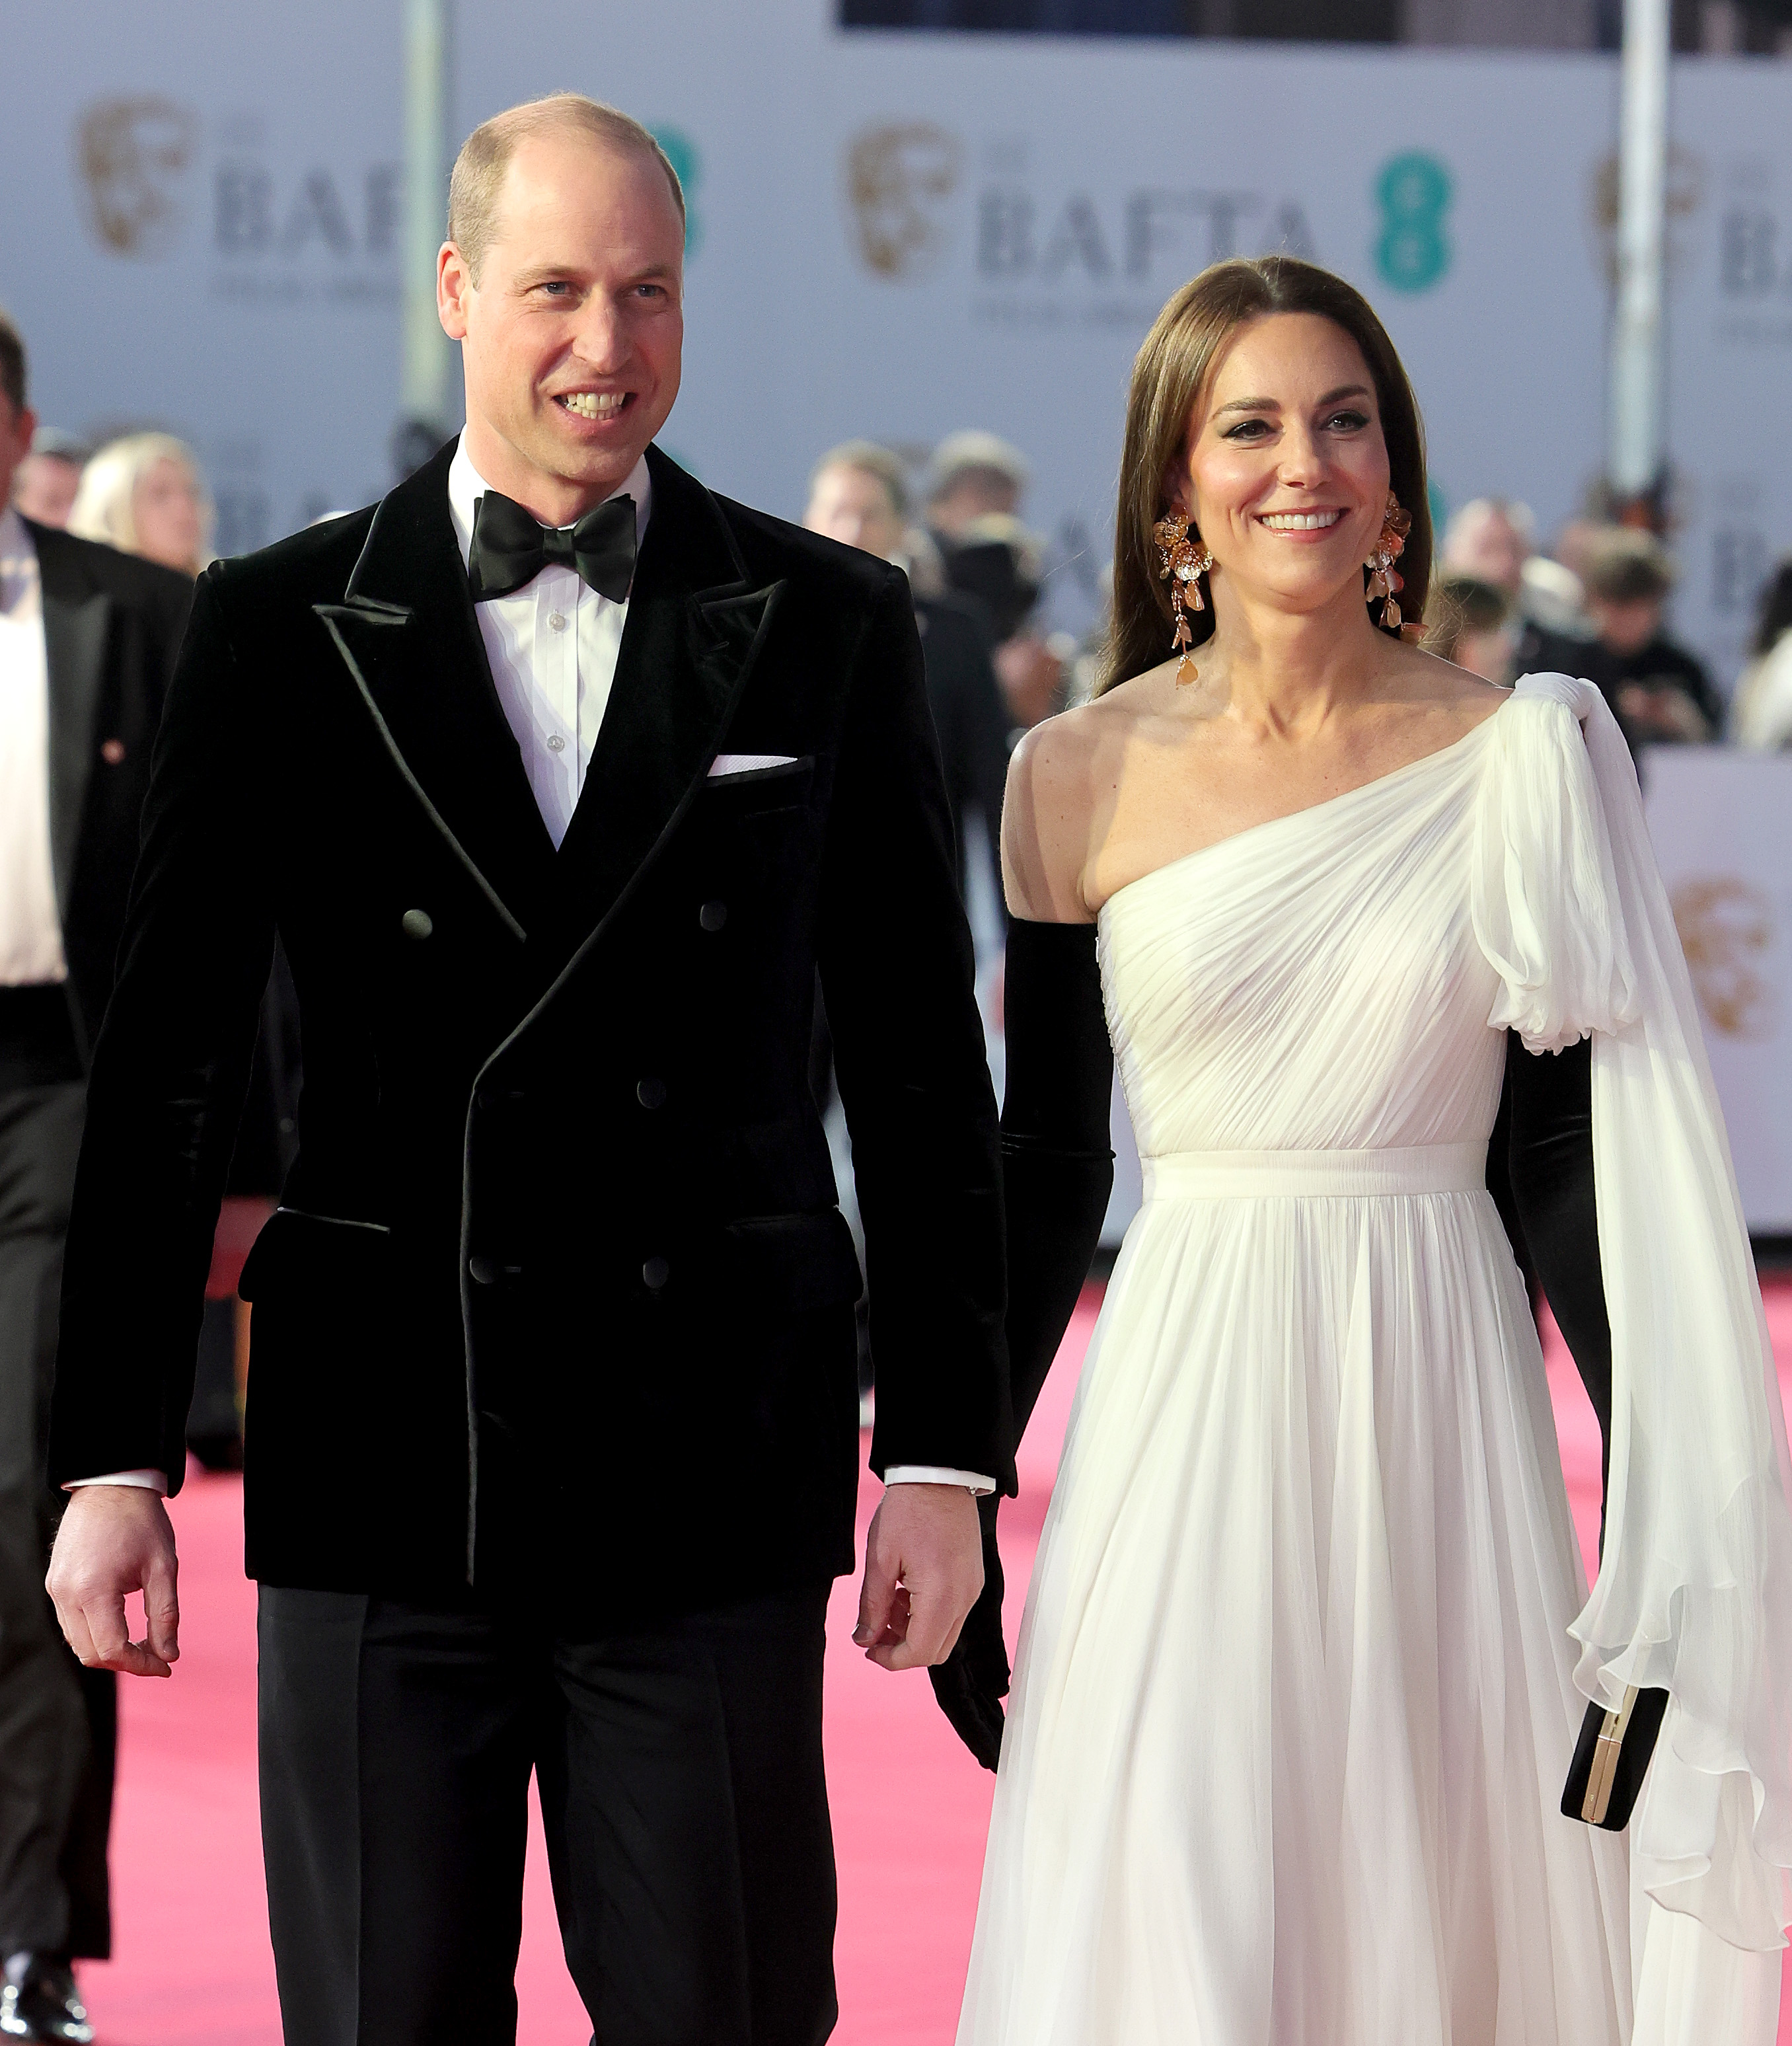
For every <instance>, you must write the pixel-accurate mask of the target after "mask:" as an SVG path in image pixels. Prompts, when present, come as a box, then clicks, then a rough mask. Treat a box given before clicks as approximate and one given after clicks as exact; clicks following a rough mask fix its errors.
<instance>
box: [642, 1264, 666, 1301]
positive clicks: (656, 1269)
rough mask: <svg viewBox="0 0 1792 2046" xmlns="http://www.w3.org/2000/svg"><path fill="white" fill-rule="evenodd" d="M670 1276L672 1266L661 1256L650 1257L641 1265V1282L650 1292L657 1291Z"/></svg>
mask: <svg viewBox="0 0 1792 2046" xmlns="http://www.w3.org/2000/svg"><path fill="white" fill-rule="evenodd" d="M671 1276H672V1267H671V1265H670V1263H668V1261H667V1260H666V1259H665V1258H663V1257H650V1258H649V1259H648V1260H647V1263H646V1264H643V1266H642V1267H641V1284H643V1286H645V1287H647V1291H649V1292H650V1293H657V1292H658V1291H660V1289H661V1288H662V1287H663V1286H664V1285H665V1284H666V1280H668V1279H670V1277H671Z"/></svg>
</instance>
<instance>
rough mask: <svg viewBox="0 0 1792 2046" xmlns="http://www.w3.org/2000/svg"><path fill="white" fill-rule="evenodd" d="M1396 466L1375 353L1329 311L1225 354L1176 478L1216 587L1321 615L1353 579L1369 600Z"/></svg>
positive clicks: (1172, 490) (1265, 323)
mask: <svg viewBox="0 0 1792 2046" xmlns="http://www.w3.org/2000/svg"><path fill="white" fill-rule="evenodd" d="M1168 486H1169V495H1170V497H1171V500H1172V502H1173V503H1174V504H1176V506H1177V508H1178V509H1179V510H1180V511H1181V512H1184V513H1185V514H1187V515H1189V516H1190V517H1191V519H1192V520H1193V522H1194V524H1195V527H1196V529H1197V530H1198V531H1199V535H1200V537H1201V539H1202V542H1203V544H1204V545H1205V546H1208V547H1210V548H1211V550H1212V551H1213V556H1214V559H1215V562H1216V563H1217V564H1218V573H1217V574H1216V575H1215V577H1214V585H1215V589H1216V590H1217V589H1218V588H1220V587H1221V586H1222V585H1224V586H1226V588H1227V589H1229V591H1230V593H1231V594H1233V595H1235V596H1238V598H1240V599H1241V600H1243V601H1245V602H1246V603H1247V604H1248V603H1257V604H1269V605H1270V606H1271V607H1273V608H1275V609H1276V610H1280V611H1293V612H1313V611H1317V610H1321V609H1323V608H1325V606H1326V605H1327V604H1330V603H1332V602H1334V601H1335V600H1337V598H1338V596H1339V593H1341V591H1342V590H1343V589H1345V588H1346V585H1348V586H1350V587H1351V588H1353V589H1355V590H1356V591H1357V592H1358V594H1359V596H1360V593H1361V567H1362V563H1363V562H1364V561H1365V559H1366V558H1367V557H1368V555H1369V550H1370V549H1371V548H1372V547H1373V545H1374V543H1375V541H1376V539H1377V535H1379V534H1380V532H1381V521H1382V516H1383V514H1384V512H1385V508H1386V505H1387V501H1388V450H1387V445H1386V442H1385V441H1384V440H1383V438H1382V437H1381V408H1380V407H1379V405H1378V404H1377V400H1376V395H1375V384H1374V380H1373V377H1372V376H1370V374H1369V365H1368V364H1367V363H1366V362H1365V361H1364V360H1363V356H1362V351H1361V349H1359V348H1358V346H1357V344H1356V342H1354V341H1353V340H1352V339H1351V338H1350V335H1349V334H1346V332H1345V331H1344V330H1343V329H1342V327H1340V326H1334V324H1333V323H1332V322H1331V321H1330V320H1328V319H1326V318H1322V317H1321V316H1320V315H1318V314H1316V313H1272V314H1269V315H1266V316H1265V317H1264V318H1261V319H1256V320H1253V321H1251V322H1249V324H1248V325H1247V326H1243V327H1241V328H1240V329H1239V330H1238V333H1237V334H1236V335H1235V336H1234V338H1233V340H1232V341H1231V342H1230V346H1228V347H1227V348H1226V352H1225V353H1224V354H1223V355H1222V357H1220V360H1219V362H1218V365H1217V367H1216V368H1215V371H1214V374H1213V376H1212V378H1211V381H1210V383H1209V385H1208V388H1207V392H1206V393H1205V394H1204V397H1203V402H1202V404H1201V405H1200V407H1199V408H1198V410H1197V412H1196V415H1195V420H1194V422H1193V425H1192V430H1191V434H1190V439H1189V444H1188V457H1187V461H1186V465H1185V466H1184V467H1183V468H1182V469H1180V470H1177V471H1173V472H1172V474H1171V476H1170V477H1169V478H1168Z"/></svg>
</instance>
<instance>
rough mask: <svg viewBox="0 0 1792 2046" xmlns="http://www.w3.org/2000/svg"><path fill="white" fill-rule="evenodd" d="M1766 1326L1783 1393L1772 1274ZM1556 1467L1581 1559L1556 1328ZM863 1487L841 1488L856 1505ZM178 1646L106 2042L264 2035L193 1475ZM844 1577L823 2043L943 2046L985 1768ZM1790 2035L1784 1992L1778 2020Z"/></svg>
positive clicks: (240, 1684) (546, 1954)
mask: <svg viewBox="0 0 1792 2046" xmlns="http://www.w3.org/2000/svg"><path fill="white" fill-rule="evenodd" d="M1767 1305H1768V1319H1769V1324H1770V1326H1771V1329H1772V1331H1773V1337H1774V1345H1775V1353H1776V1354H1777V1356H1778V1358H1779V1361H1780V1369H1781V1376H1782V1386H1783V1387H1785V1388H1786V1391H1787V1393H1788V1397H1789V1399H1792V1284H1788V1283H1786V1282H1783V1281H1782V1282H1778V1283H1775V1284H1770V1286H1769V1287H1768V1291H1767ZM1094 1311H1095V1298H1094V1295H1093V1293H1092V1292H1091V1297H1090V1298H1088V1299H1086V1300H1085V1303H1084V1305H1083V1308H1082V1309H1081V1310H1080V1311H1079V1313H1078V1315H1077V1318H1076V1321H1075V1322H1073V1323H1072V1328H1071V1332H1070V1334H1069V1336H1068V1338H1067V1340H1066V1342H1065V1345H1064V1353H1063V1355H1062V1356H1061V1357H1060V1361H1059V1364H1058V1367H1057V1369H1056V1371H1055V1372H1054V1373H1053V1374H1052V1382H1051V1384H1049V1386H1048V1388H1047V1389H1046V1393H1045V1399H1044V1400H1043V1401H1042V1402H1041V1408H1040V1411H1039V1413H1038V1415H1037V1417H1036V1418H1035V1420H1034V1423H1033V1427H1032V1428H1031V1430H1029V1434H1028V1438H1027V1441H1026V1442H1025V1445H1024V1446H1023V1450H1022V1473H1021V1475H1022V1497H1021V1498H1020V1500H1018V1501H1017V1502H1015V1503H1014V1504H1012V1505H1010V1507H1008V1508H1007V1509H1006V1511H1005V1514H1004V1520H1003V1525H1004V1528H1005V1530H1006V1544H1005V1546H1006V1557H1007V1566H1008V1577H1009V1583H1010V1605H1009V1618H1010V1635H1012V1632H1013V1626H1014V1623H1015V1622H1016V1621H1018V1617H1019V1609H1020V1603H1021V1600H1022V1596H1023V1594H1024V1591H1025V1584H1026V1579H1027V1574H1028V1572H1029V1569H1030V1567H1031V1565H1032V1559H1033V1548H1034V1545H1035V1543H1036V1542H1037V1536H1038V1530H1039V1527H1040V1523H1041V1519H1042V1517H1043V1515H1044V1511H1045V1500H1046V1498H1047V1496H1048V1495H1049V1492H1050V1489H1051V1482H1052V1477H1053V1475H1054V1473H1055V1472H1056V1467H1057V1455H1058V1447H1059V1444H1060V1442H1061V1441H1062V1438H1063V1434H1064V1423H1065V1419H1066V1418H1067V1416H1068V1412H1069V1407H1070V1399H1071V1395H1072V1391H1073V1390H1074V1388H1075V1380H1076V1370H1077V1369H1078V1368H1079V1365H1080V1364H1081V1361H1082V1357H1083V1349H1084V1346H1085V1345H1086V1344H1087V1341H1088V1336H1089V1330H1090V1329H1091V1326H1093V1322H1094ZM1547 1356H1548V1358H1549V1364H1550V1379H1551V1391H1552V1392H1553V1394H1554V1399H1555V1406H1556V1415H1557V1421H1558V1427H1559V1429H1560V1431H1561V1436H1562V1460H1563V1463H1564V1465H1565V1466H1566V1471H1567V1476H1568V1486H1569V1492H1570V1498H1571V1500H1572V1501H1573V1504H1574V1511H1575V1518H1576V1523H1577V1525H1578V1527H1579V1528H1580V1531H1581V1538H1582V1546H1584V1547H1585V1549H1586V1550H1587V1553H1588V1555H1589V1559H1590V1558H1591V1554H1592V1549H1593V1536H1594V1531H1595V1528H1596V1526H1597V1515H1598V1498H1599V1446H1598V1434H1597V1429H1596V1428H1595V1426H1594V1424H1593V1417H1592V1414H1591V1412H1590V1411H1589V1409H1588V1407H1587V1406H1586V1403H1585V1399H1584V1397H1583V1396H1582V1392H1581V1389H1580V1385H1579V1381H1578V1380H1577V1379H1576V1377H1575V1376H1574V1369H1573V1366H1572V1365H1570V1363H1569V1361H1568V1359H1567V1357H1566V1353H1565V1352H1563V1350H1562V1345H1561V1344H1560V1341H1559V1340H1558V1339H1557V1338H1554V1332H1553V1330H1552V1331H1551V1341H1550V1342H1549V1344H1548V1345H1547ZM876 1489H877V1488H876V1486H875V1484H873V1483H872V1482H871V1481H870V1480H867V1483H866V1484H865V1487H864V1488H863V1493H862V1496H861V1499H860V1508H861V1513H862V1515H863V1516H864V1517H866V1518H868V1517H869V1513H870V1509H871V1505H872V1504H874V1502H875V1492H876ZM173 1511H174V1515H175V1520H176V1527H177V1529H178V1531H179V1534H180V1545H181V1558H182V1573H181V1603H182V1608H183V1628H182V1642H183V1653H182V1657H181V1661H180V1667H179V1669H178V1670H177V1671H176V1673H175V1675H174V1677H172V1679H171V1680H170V1681H168V1682H167V1683H165V1684H158V1683H149V1682H137V1683H132V1684H129V1685H126V1686H125V1692H126V1699H125V1707H124V1723H123V1732H122V1747H121V1754H120V1769H119V1775H120V1789H119V1797H118V1818H117V1823H116V1827H115V1830H114V1836H113V1866H114V1878H115V1882H116V1886H117V1913H116V1915H117V1921H118V1956H117V1959H114V1960H113V1961H112V1962H110V1963H106V1964H105V1965H100V1964H97V1963H96V1964H93V1965H91V1966H89V1967H87V1969H86V1970H85V1971H84V1973H83V1981H84V1983H85V1985H86V1991H87V1996H88V1998H89V2000H90V2002H91V2005H92V2008H93V2010H94V2013H95V2019H96V2021H97V2023H98V2028H99V2036H100V2038H101V2040H102V2041H104V2042H106V2046H189V2043H190V2046H202V2043H203V2046H277V2042H278V2040H279V2039H280V2025H279V2020H278V2016H277V2013H276V2005H275V2001H274V1979H273V1963H272V1957H271V1955H270V1954H269V1952H268V1930H267V1916H266V1904H265V1897H264V1894H263V1890H262V1880H261V1855H260V1847H259V1842H258V1839H257V1830H256V1794H255V1673H254V1656H255V1606H254V1593H253V1589H252V1588H251V1587H250V1586H249V1585H247V1584H245V1582H244V1581H243V1578H242V1576H241V1489H240V1487H239V1485H238V1483H237V1482H236V1481H234V1480H230V1479H226V1478H210V1477H203V1476H202V1475H195V1477H194V1478H193V1480H191V1483H189V1484H188V1485H187V1488H186V1490H185V1491H184V1492H183V1493H182V1495H181V1496H180V1499H178V1500H176V1501H175V1503H174V1508H173ZM854 1596H855V1594H854V1590H853V1588H852V1585H850V1584H848V1583H843V1584H842V1585H840V1587H839V1589H838V1592H837V1594H836V1599H835V1601H834V1607H833V1611H832V1630H831V1647H830V1666H829V1670H828V1766H829V1774H830V1779H831V1782H832V1796H833V1807H834V1823H835V1828H836V1839H837V1841H838V1846H839V1855H840V1938H839V1943H838V1948H837V1958H838V1965H839V1973H840V2005H841V2012H842V2015H841V2019H840V2029H839V2031H838V2032H836V2035H835V2036H836V2040H839V2041H840V2042H841V2046H948V2042H949V2041H950V2040H951V2039H952V2036H953V2030H954V2027H955V2025H956V2018H957V2012H958V1998H959V1992H960V1988H961V1986H962V1985H963V1982H964V1964H965V1959H966V1955H967V1952H968V1951H969V1948H970V1940H971V1918H972V1915H973V1913H974V1911H975V1905H976V1897H977V1880H978V1874H979V1866H980V1863H981V1858H982V1845H983V1832H984V1828H985V1827H986V1825H987V1822H988V1817H989V1805H990V1789H991V1781H992V1779H991V1778H989V1777H988V1776H987V1775H986V1774H984V1773H983V1771H982V1770H979V1769H978V1768H977V1767H976V1766H975V1764H974V1763H973V1762H971V1758H970V1757H969V1756H968V1755H966V1754H965V1752H964V1750H963V1749H962V1748H961V1747H960V1746H959V1744H958V1743H957V1741H956V1739H955V1738H954V1737H953V1735H952V1733H951V1732H950V1731H949V1730H948V1728H947V1726H946V1724H945V1722H944V1720H942V1719H941V1718H940V1715H939V1713H938V1712H937V1710H936V1708H935V1707H934V1704H933V1695H932V1693H931V1691H930V1690H929V1687H928V1685H927V1683H926V1681H925V1678H923V1677H921V1676H920V1675H919V1674H918V1673H913V1674H910V1675H907V1676H903V1677H890V1676H888V1675H886V1673H884V1672H882V1670H876V1669H874V1668H873V1667H872V1666H871V1665H870V1664H868V1663H867V1662H865V1661H864V1660H863V1658H862V1657H861V1656H860V1655H859V1654H858V1653H857V1652H856V1651H855V1650H854V1649H853V1647H852V1644H851V1642H850V1640H849V1639H848V1635H849V1634H850V1632H851V1629H852V1617H853V1600H854ZM518 1990H519V1998H520V2001H521V2005H522V2021H521V2025H520V2029H519V2037H520V2040H521V2041H522V2042H523V2046H585V2041H586V2040H588V2039H589V2036H590V2026H589V2023H588V2022H587V2021H586V2020H585V2014H584V2012H583V2010H582V2009H581V2006H580V2005H579V2002H578V1999H577V1996H576V1995H575V1994H574V1991H573V1989H572V1986H571V1984H570V1982H569V1981H568V1979H567V1978H566V1971H565V1968H564V1967H563V1966H562V1962H561V1959H560V1955H559V1951H558V1940H557V1936H556V1933H555V1929H554V1911H553V1904H552V1900H551V1898H550V1894H549V1890H548V1883H547V1870H546V1861H545V1858H544V1856H543V1852H542V1847H541V1838H540V1829H539V1825H537V1826H535V1828H534V1829H533V1832H532V1836H531V1858H530V1864H529V1874H528V1886H527V1893H526V1897H525V1903H524V1912H523V1955H522V1960H521V1963H520V1966H519V1969H518ZM1780 2039H1781V2041H1782V2046H1792V1995H1789V1998H1788V2002H1787V2005H1786V2014H1785V2015H1784V2016H1783V2017H1782V2021H1781V2028H1780Z"/></svg>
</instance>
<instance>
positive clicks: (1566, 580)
mask: <svg viewBox="0 0 1792 2046" xmlns="http://www.w3.org/2000/svg"><path fill="white" fill-rule="evenodd" d="M1536 531H1537V528H1536V521H1535V519H1534V518H1533V517H1532V516H1531V508H1530V506H1529V505H1528V504H1518V503H1516V501H1515V500H1512V499H1511V498H1507V497H1476V498H1473V499H1471V500H1470V502H1469V503H1468V504H1465V505H1463V506H1462V507H1461V508H1459V509H1458V511H1456V512H1453V513H1452V514H1451V515H1450V523H1449V524H1448V525H1447V526H1446V527H1445V528H1444V535H1443V547H1442V554H1441V555H1440V557H1439V567H1440V568H1441V569H1442V573H1443V574H1444V575H1445V576H1446V577H1452V576H1467V577H1472V578H1473V580H1474V581H1477V582H1482V583H1488V584H1491V585H1492V586H1493V588H1494V589H1497V590H1500V591H1501V592H1503V593H1504V596H1505V597H1506V600H1507V601H1508V604H1509V605H1510V606H1511V608H1512V647H1511V650H1510V654H1511V668H1512V673H1513V674H1539V673H1543V672H1546V671H1554V670H1563V671H1565V672H1568V673H1572V674H1578V673H1579V668H1578V655H1577V654H1575V653H1574V651H1573V649H1574V648H1575V647H1578V646H1580V645H1582V643H1584V642H1585V641H1586V640H1588V639H1590V638H1591V637H1592V628H1591V627H1590V626H1589V623H1587V618H1586V611H1585V591H1584V590H1583V589H1582V586H1581V579H1580V577H1579V576H1578V575H1577V574H1576V573H1574V570H1573V569H1571V568H1570V567H1568V566H1566V565H1565V564H1564V563H1563V562H1562V561H1561V560H1560V559H1559V558H1558V559H1556V560H1554V561H1551V559H1550V558H1549V557H1548V555H1547V554H1539V552H1538V551H1537V539H1536Z"/></svg>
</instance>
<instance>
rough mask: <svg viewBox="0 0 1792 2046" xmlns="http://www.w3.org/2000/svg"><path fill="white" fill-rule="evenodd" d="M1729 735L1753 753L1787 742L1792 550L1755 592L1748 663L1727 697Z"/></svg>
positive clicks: (1791, 700)
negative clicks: (1756, 607)
mask: <svg viewBox="0 0 1792 2046" xmlns="http://www.w3.org/2000/svg"><path fill="white" fill-rule="evenodd" d="M1729 735H1730V737H1731V738H1732V739H1734V740H1735V741H1736V744H1737V745H1738V746H1745V747H1748V749H1749V751H1751V752H1754V753H1777V752H1778V751H1780V750H1781V749H1782V748H1783V747H1788V746H1792V554H1787V555H1786V556H1785V557H1783V558H1782V560H1781V562H1780V564H1779V566H1778V568H1777V569H1775V571H1774V573H1772V575H1771V576H1770V577H1768V578H1767V587H1766V588H1765V589H1763V591H1762V592H1761V603H1760V609H1759V613H1758V615H1757V616H1756V619H1755V637H1754V639H1753V640H1752V641H1751V643H1750V646H1749V650H1748V665H1747V666H1745V667H1744V670H1743V671H1742V674H1741V675H1740V677H1739V678H1738V680H1737V682H1736V694H1735V696H1734V697H1732V698H1731V700H1730V723H1729Z"/></svg>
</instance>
